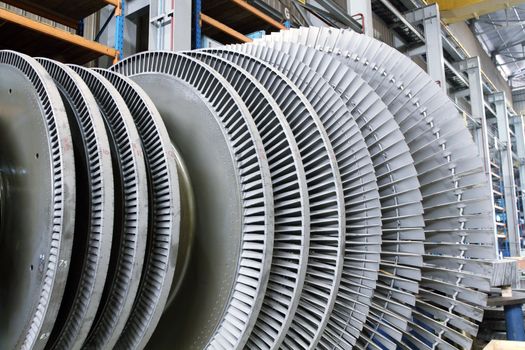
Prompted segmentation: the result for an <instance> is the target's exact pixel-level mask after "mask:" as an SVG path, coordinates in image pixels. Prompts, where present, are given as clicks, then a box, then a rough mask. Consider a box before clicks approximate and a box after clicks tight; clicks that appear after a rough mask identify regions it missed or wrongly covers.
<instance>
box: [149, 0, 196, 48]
mask: <svg viewBox="0 0 525 350" xmlns="http://www.w3.org/2000/svg"><path fill="white" fill-rule="evenodd" d="M191 7H192V2H191V1H187V0H151V1H150V6H149V11H150V23H149V45H148V49H149V50H169V51H182V50H190V49H191V14H192V12H191Z"/></svg>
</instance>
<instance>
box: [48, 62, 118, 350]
mask: <svg viewBox="0 0 525 350" xmlns="http://www.w3.org/2000/svg"><path fill="white" fill-rule="evenodd" d="M38 62H39V63H40V64H41V65H42V66H43V67H44V68H45V69H46V70H47V72H48V73H49V74H50V76H51V77H52V78H53V80H54V82H55V84H56V86H57V88H58V90H59V92H60V94H61V96H62V100H63V102H64V105H65V107H66V111H67V114H68V118H69V125H70V128H71V132H72V136H73V140H74V142H73V149H74V153H75V167H76V174H77V176H76V188H77V196H76V201H77V203H76V208H77V209H76V215H75V235H74V239H73V247H72V249H73V251H74V252H75V254H72V257H71V261H70V263H69V268H70V270H69V274H68V277H67V283H66V291H67V294H66V295H65V296H64V297H63V299H62V298H61V299H60V300H58V301H57V303H58V304H59V305H60V310H59V313H58V317H57V320H56V322H55V324H54V327H53V332H52V333H51V334H50V336H49V340H48V343H49V345H51V346H54V345H55V344H56V343H58V342H59V341H58V339H57V338H58V336H59V335H60V334H61V333H62V332H63V331H64V326H65V324H66V323H67V320H68V317H67V316H68V314H69V311H70V309H71V307H72V303H73V302H74V300H75V298H76V295H77V294H80V293H89V289H88V288H89V287H88V286H89V285H90V280H91V278H92V277H93V276H92V275H91V274H90V272H91V271H94V270H95V271H99V273H100V276H101V277H99V278H100V279H103V278H104V271H106V270H107V266H108V263H109V256H110V248H111V242H112V238H113V237H112V236H113V205H114V188H113V169H112V164H111V151H110V146H109V140H108V136H107V134H106V129H105V126H104V121H103V119H102V116H101V114H100V111H99V109H98V105H97V102H96V100H95V98H94V96H93V95H92V94H91V92H90V90H89V88H88V87H87V85H86V84H85V83H84V82H83V80H82V78H81V77H80V76H79V75H78V74H76V73H75V72H74V71H73V70H72V69H71V68H69V67H68V66H66V65H64V64H61V63H58V62H56V61H53V60H49V59H45V58H39V59H38Z"/></svg>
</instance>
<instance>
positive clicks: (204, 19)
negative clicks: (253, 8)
mask: <svg viewBox="0 0 525 350" xmlns="http://www.w3.org/2000/svg"><path fill="white" fill-rule="evenodd" d="M201 21H202V22H204V23H207V24H209V25H210V26H212V27H215V28H217V29H218V30H220V31H222V32H224V33H226V34H228V35H230V36H232V37H234V38H235V39H237V40H239V41H241V42H243V43H249V42H252V41H253V40H252V39H250V38H248V37H247V36H246V35H244V34H242V33H239V32H238V31H236V30H235V29H233V28H230V27H228V26H227V25H226V24H223V23H221V22H219V21H217V20H216V19H213V18H211V17H210V16H207V15H205V14H204V13H201Z"/></svg>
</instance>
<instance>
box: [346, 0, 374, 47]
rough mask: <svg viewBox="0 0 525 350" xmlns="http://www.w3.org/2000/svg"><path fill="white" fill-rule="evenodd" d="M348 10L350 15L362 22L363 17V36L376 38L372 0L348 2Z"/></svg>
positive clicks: (351, 0) (352, 0) (348, 0)
mask: <svg viewBox="0 0 525 350" xmlns="http://www.w3.org/2000/svg"><path fill="white" fill-rule="evenodd" d="M346 8H347V11H348V14H350V16H352V17H354V18H355V19H356V20H357V21H360V20H361V18H359V17H358V16H362V23H363V34H365V35H367V36H369V37H371V38H373V37H374V21H373V15H372V1H371V0H347V1H346Z"/></svg>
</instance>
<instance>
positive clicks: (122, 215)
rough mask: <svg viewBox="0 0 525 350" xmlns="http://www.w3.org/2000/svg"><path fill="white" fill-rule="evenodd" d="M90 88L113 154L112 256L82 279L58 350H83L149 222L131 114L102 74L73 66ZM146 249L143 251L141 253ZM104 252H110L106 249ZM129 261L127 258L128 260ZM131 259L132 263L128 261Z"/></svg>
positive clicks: (89, 266) (86, 267)
mask: <svg viewBox="0 0 525 350" xmlns="http://www.w3.org/2000/svg"><path fill="white" fill-rule="evenodd" d="M70 68H71V69H72V70H74V71H75V72H76V73H77V74H78V75H79V76H80V77H81V78H82V79H83V80H84V82H85V83H86V85H87V86H88V87H89V89H90V91H91V93H92V94H93V96H94V97H95V100H96V101H97V103H98V105H99V108H100V112H101V114H102V117H103V119H104V122H105V125H106V129H107V130H108V136H109V143H110V148H111V152H112V153H113V154H114V157H113V158H112V160H113V169H114V173H113V175H114V177H113V178H114V180H115V183H114V189H115V197H114V198H115V201H114V218H115V223H114V227H113V232H112V235H113V237H112V242H111V245H110V247H111V250H110V252H111V255H110V258H109V259H107V258H104V261H101V263H102V262H103V263H104V266H102V265H98V266H97V265H96V264H93V261H89V262H88V264H86V265H84V266H83V270H82V272H80V273H84V274H86V277H85V278H82V279H81V282H82V283H83V284H81V285H80V286H79V289H78V292H77V293H76V295H75V296H74V300H73V301H72V304H71V308H70V310H69V313H68V315H67V316H65V317H66V318H67V319H66V321H65V324H64V328H63V329H62V331H61V332H60V334H59V335H58V336H57V341H56V345H55V346H56V347H57V348H68V349H69V348H73V349H75V348H80V347H81V346H82V345H83V344H84V342H85V340H86V338H87V336H88V333H89V331H90V328H91V326H92V325H93V322H94V321H95V319H96V315H97V311H98V309H99V307H100V305H104V303H105V302H106V298H107V292H104V290H105V288H109V287H110V286H111V283H106V280H108V276H109V281H113V280H114V278H115V276H116V275H115V274H116V273H117V271H120V270H121V269H132V266H130V265H129V264H133V260H134V258H135V257H136V256H137V254H140V253H138V251H139V250H140V249H142V254H143V250H144V247H143V246H144V245H145V239H144V238H143V237H141V236H140V235H139V233H142V232H144V230H145V227H146V226H145V225H146V222H147V192H146V189H147V187H146V178H145V177H146V174H145V166H144V161H143V156H142V150H141V148H140V147H141V146H140V139H139V138H138V134H137V131H136V129H134V125H133V124H132V122H133V121H132V119H131V116H130V114H129V110H128V108H127V106H126V105H125V103H124V101H123V100H122V97H120V95H118V93H117V92H116V90H114V88H113V87H112V85H111V83H109V81H107V80H106V79H104V78H103V77H102V76H100V75H99V74H98V73H95V72H93V71H90V70H88V69H86V68H83V67H80V66H70ZM141 245H142V248H141ZM105 249H108V245H107V244H106V247H105ZM124 255H125V257H124ZM126 259H132V262H129V261H126Z"/></svg>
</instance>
